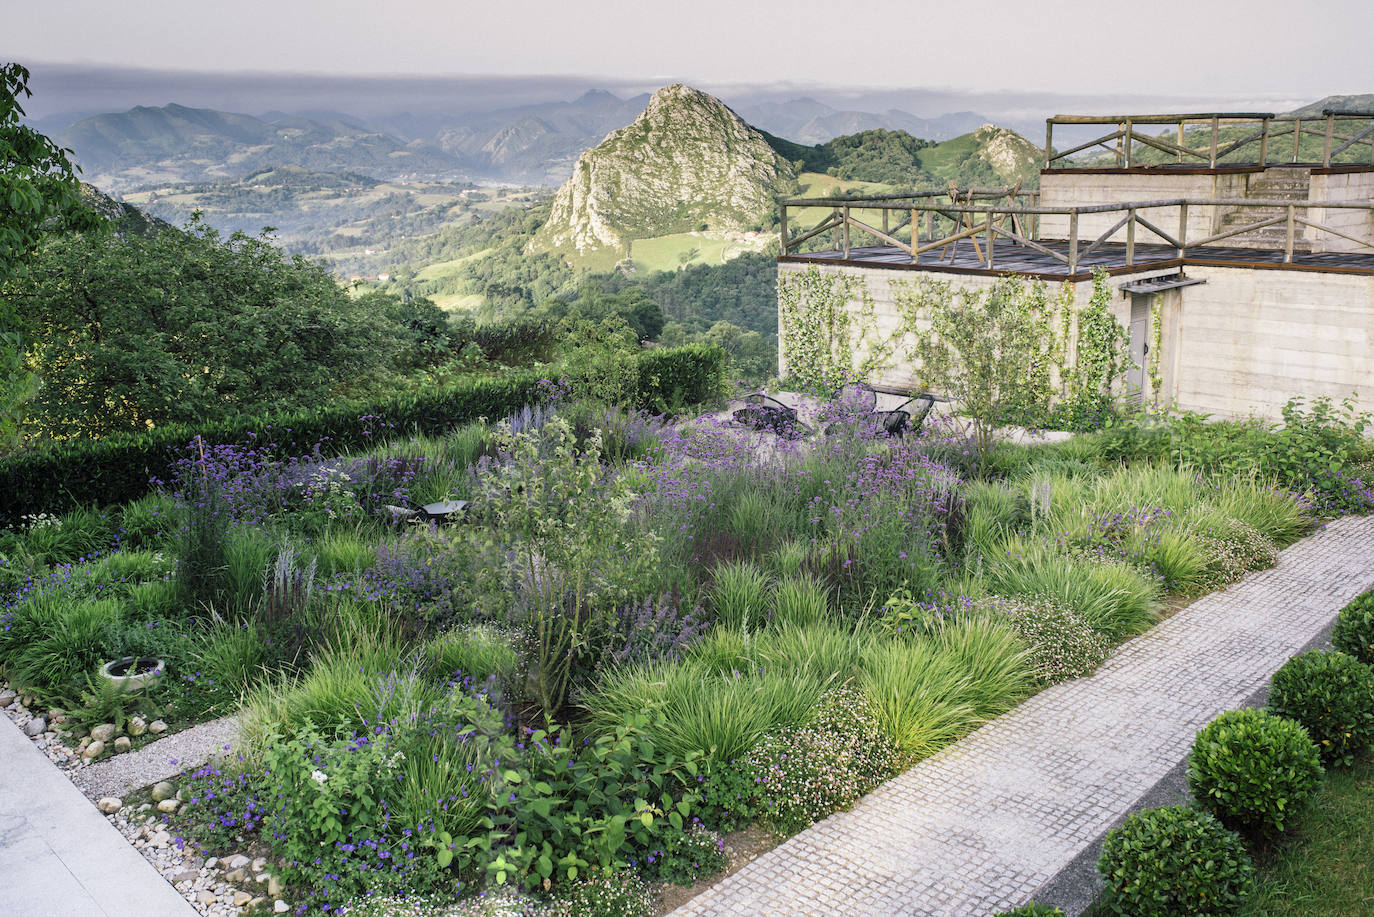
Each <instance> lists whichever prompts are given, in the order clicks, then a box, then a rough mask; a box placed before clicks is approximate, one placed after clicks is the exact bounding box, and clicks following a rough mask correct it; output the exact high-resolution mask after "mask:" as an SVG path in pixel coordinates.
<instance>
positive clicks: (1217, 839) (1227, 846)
mask: <svg viewBox="0 0 1374 917" xmlns="http://www.w3.org/2000/svg"><path fill="white" fill-rule="evenodd" d="M1097 871H1098V872H1100V873H1101V874H1102V876H1103V877H1104V878H1105V879H1106V881H1107V888H1106V891H1105V892H1104V894H1103V899H1102V903H1103V906H1104V907H1105V908H1106V909H1107V911H1108V913H1112V914H1119V915H1122V917H1181V915H1185V914H1234V913H1236V912H1237V911H1239V910H1240V908H1241V907H1242V906H1243V905H1244V903H1245V901H1246V899H1247V898H1248V897H1249V894H1250V891H1251V889H1252V888H1253V887H1254V881H1255V867H1254V865H1253V864H1252V863H1251V862H1250V857H1249V855H1248V854H1247V853H1246V852H1245V845H1244V843H1243V842H1242V841H1241V839H1240V835H1238V834H1236V833H1235V832H1234V831H1231V830H1229V829H1227V828H1225V827H1224V826H1223V825H1222V824H1221V822H1219V821H1217V820H1216V818H1215V817H1213V816H1212V815H1211V814H1210V813H1208V812H1203V811H1200V810H1197V809H1191V808H1187V807H1185V806H1168V807H1165V808H1162V809H1147V810H1145V811H1143V812H1137V813H1135V814H1133V815H1131V816H1130V817H1128V818H1127V819H1126V821H1125V823H1123V824H1122V825H1121V826H1120V827H1117V828H1113V829H1112V830H1111V831H1110V832H1108V834H1107V839H1106V841H1105V842H1104V843H1103V845H1102V857H1101V858H1100V859H1099V860H1098V861H1097Z"/></svg>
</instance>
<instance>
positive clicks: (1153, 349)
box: [1146, 294, 1164, 407]
mask: <svg viewBox="0 0 1374 917" xmlns="http://www.w3.org/2000/svg"><path fill="white" fill-rule="evenodd" d="M1161 299H1162V297H1160V296H1159V294H1155V296H1154V297H1153V298H1152V299H1151V300H1150V358H1149V359H1148V360H1147V361H1146V362H1147V363H1148V364H1149V368H1148V369H1147V370H1146V372H1147V373H1149V376H1150V403H1151V404H1153V405H1154V406H1155V407H1159V402H1160V392H1161V390H1162V389H1163V388H1164V380H1163V379H1162V378H1161V377H1160V375H1159V352H1160V350H1161V349H1162V347H1163V345H1164V322H1163V321H1162V320H1161V309H1160V302H1161Z"/></svg>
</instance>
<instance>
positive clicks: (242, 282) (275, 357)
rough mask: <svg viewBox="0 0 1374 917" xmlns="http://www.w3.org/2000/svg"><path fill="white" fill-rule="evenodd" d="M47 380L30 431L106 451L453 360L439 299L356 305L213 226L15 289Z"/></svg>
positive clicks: (28, 273) (67, 258)
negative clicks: (121, 439)
mask: <svg viewBox="0 0 1374 917" xmlns="http://www.w3.org/2000/svg"><path fill="white" fill-rule="evenodd" d="M5 295H6V297H7V298H8V299H10V300H11V301H14V302H18V303H22V307H23V308H24V310H25V312H26V313H27V314H28V315H29V322H30V325H31V328H32V330H33V332H34V334H33V339H32V341H31V343H30V344H29V350H28V354H27V359H28V360H29V367H28V368H29V369H30V370H32V371H35V372H37V373H38V374H39V375H40V376H41V377H42V380H43V388H42V390H41V392H40V393H39V395H38V396H37V398H35V399H34V402H33V411H32V417H31V419H30V422H29V424H28V425H27V428H26V432H29V433H32V434H34V435H60V436H104V435H107V434H109V433H114V432H119V431H129V430H140V429H146V428H147V427H148V426H156V425H163V424H166V423H169V422H179V423H192V424H195V423H200V422H204V421H211V420H218V419H223V418H227V417H230V416H233V415H235V414H238V413H240V412H243V411H256V410H261V409H263V408H268V407H281V408H292V407H305V406H308V405H311V404H318V403H320V402H321V401H323V400H326V399H329V398H337V397H352V396H362V395H367V394H371V393H372V392H373V390H374V389H376V388H378V387H380V386H382V385H387V384H393V383H394V381H395V380H396V378H397V376H398V375H399V374H402V373H406V372H411V371H413V370H415V369H417V368H420V367H422V366H425V365H428V364H431V363H434V362H439V361H441V360H442V359H443V358H444V356H445V354H446V353H447V351H448V348H449V341H448V328H447V320H446V319H445V317H444V315H443V313H442V312H441V311H440V310H439V309H438V308H437V307H435V306H433V304H431V303H429V302H428V301H427V300H418V301H414V302H411V303H408V304H404V305H403V304H401V303H400V302H399V301H398V300H397V298H396V297H394V296H389V295H387V294H384V293H370V294H368V295H366V296H362V297H359V298H356V299H354V298H351V297H350V296H349V295H348V294H347V293H346V292H345V291H344V290H343V289H342V288H341V287H340V286H339V285H338V283H337V282H335V280H334V278H333V277H331V276H330V275H329V273H328V272H327V271H326V270H325V269H324V268H323V267H322V266H321V265H319V264H314V263H311V262H308V261H306V260H304V259H302V258H299V257H296V258H289V257H287V256H286V255H284V254H283V253H282V252H281V250H280V249H278V248H276V247H275V246H274V245H272V244H271V241H270V240H269V239H268V238H266V237H250V236H245V235H242V234H238V233H235V234H234V235H232V236H229V237H228V238H227V239H226V238H221V237H220V236H219V234H218V233H216V232H215V231H214V230H213V229H212V228H210V227H208V226H206V225H204V224H203V223H201V222H199V221H195V222H192V224H191V225H190V226H189V227H188V229H187V230H186V231H180V230H175V229H165V230H163V231H160V232H157V233H155V234H153V235H150V236H141V235H129V236H126V237H124V238H120V237H118V236H117V235H115V234H112V233H96V234H83V235H70V236H66V237H62V238H57V239H52V240H49V241H48V242H46V243H45V244H44V246H43V247H42V249H41V250H40V251H39V253H38V255H37V256H36V257H35V258H34V259H33V261H32V263H31V264H30V265H29V266H27V267H26V268H24V269H22V270H21V271H19V272H18V273H17V274H16V275H15V277H14V278H13V279H12V280H11V282H10V283H9V284H7V285H6V288H5Z"/></svg>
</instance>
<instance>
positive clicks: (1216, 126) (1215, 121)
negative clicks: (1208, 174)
mask: <svg viewBox="0 0 1374 917" xmlns="http://www.w3.org/2000/svg"><path fill="white" fill-rule="evenodd" d="M1220 129H1221V119H1220V118H1215V117H1214V118H1212V168H1213V169H1215V168H1216V167H1217V131H1218V130H1220Z"/></svg>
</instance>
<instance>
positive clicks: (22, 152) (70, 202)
mask: <svg viewBox="0 0 1374 917" xmlns="http://www.w3.org/2000/svg"><path fill="white" fill-rule="evenodd" d="M28 82H29V71H28V70H27V69H26V68H24V67H22V66H20V65H19V64H13V63H11V64H5V65H3V66H0V283H4V282H5V280H6V278H8V277H9V276H11V275H12V274H13V273H14V272H15V271H16V270H17V269H18V268H19V267H20V266H21V265H22V264H24V263H25V262H26V261H28V259H29V258H30V257H31V256H32V254H33V252H34V250H35V249H36V248H38V244H39V242H40V241H41V239H42V238H43V235H44V233H46V232H49V231H52V230H54V229H60V228H64V227H65V226H68V225H71V226H76V227H82V228H92V227H93V226H94V225H95V223H96V222H97V220H96V217H95V215H94V214H93V213H91V212H90V211H88V210H86V209H85V208H84V207H83V206H82V204H81V193H80V191H81V185H80V182H79V181H78V180H77V177H76V168H75V167H74V166H73V165H72V163H71V160H69V159H68V158H67V154H68V153H70V152H71V151H70V150H64V149H62V148H61V147H59V146H57V145H56V144H55V143H53V142H52V141H51V140H49V139H48V138H47V137H45V136H43V135H42V134H40V133H38V132H37V131H35V130H33V129H32V128H30V127H26V126H25V125H23V124H21V123H20V122H19V119H20V118H22V117H23V115H24V109H23V107H22V106H21V105H20V104H19V100H20V98H28V97H29V96H31V95H32V94H33V93H32V92H30V91H29V86H28ZM21 315H22V309H20V308H19V306H18V304H16V303H14V302H11V301H9V300H8V299H4V298H0V447H6V446H10V445H13V443H14V442H15V441H16V439H17V433H18V428H19V418H20V416H21V414H22V410H23V406H24V404H25V402H27V401H28V400H29V399H30V398H32V397H33V396H34V394H35V393H36V392H37V391H38V386H37V380H36V378H35V377H34V375H33V374H32V373H31V372H29V371H28V370H27V369H26V368H25V366H24V359H23V354H24V349H25V335H24V329H23V327H22V325H21V322H20V317H21Z"/></svg>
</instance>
